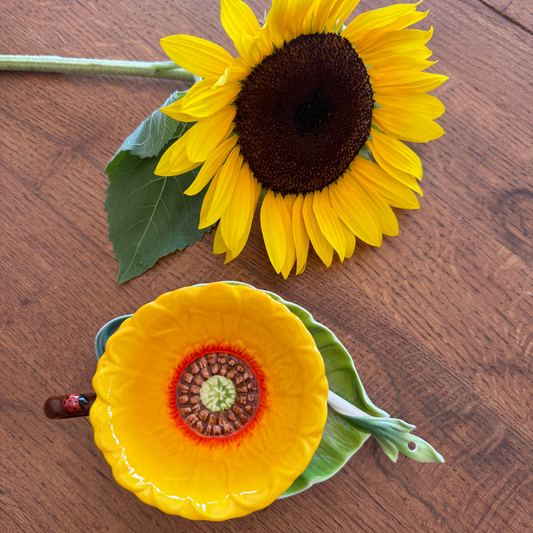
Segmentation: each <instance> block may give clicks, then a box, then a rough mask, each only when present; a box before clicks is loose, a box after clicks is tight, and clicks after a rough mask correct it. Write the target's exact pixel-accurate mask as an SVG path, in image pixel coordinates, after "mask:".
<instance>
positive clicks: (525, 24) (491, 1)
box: [479, 0, 533, 35]
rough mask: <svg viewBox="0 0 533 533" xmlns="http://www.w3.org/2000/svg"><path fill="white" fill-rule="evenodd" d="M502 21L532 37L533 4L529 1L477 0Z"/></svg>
mask: <svg viewBox="0 0 533 533" xmlns="http://www.w3.org/2000/svg"><path fill="white" fill-rule="evenodd" d="M479 2H481V3H482V4H483V5H485V6H488V7H489V8H491V9H492V10H493V11H494V12H495V13H497V14H498V15H500V16H501V17H502V18H503V19H504V20H506V21H507V22H509V23H510V24H513V25H515V26H517V27H518V28H520V29H522V30H523V31H525V32H526V33H528V34H529V35H533V4H532V3H531V2H530V1H529V0H479Z"/></svg>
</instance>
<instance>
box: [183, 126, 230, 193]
mask: <svg viewBox="0 0 533 533" xmlns="http://www.w3.org/2000/svg"><path fill="white" fill-rule="evenodd" d="M237 140H238V137H237V135H233V136H232V137H230V138H229V139H227V140H226V141H224V142H223V143H222V144H220V145H219V146H218V147H217V149H216V150H214V151H213V152H211V154H210V155H209V157H208V158H207V160H206V162H205V163H204V164H203V166H202V168H201V169H200V172H199V173H198V176H196V179H195V180H194V181H193V183H192V184H191V186H190V187H189V188H188V189H187V190H186V191H185V194H188V195H189V196H192V195H194V194H198V193H199V192H200V191H201V190H203V188H204V187H205V186H206V185H207V184H208V183H209V181H210V180H211V178H212V177H213V176H214V175H215V174H216V173H217V172H218V170H219V169H220V167H221V166H222V165H223V164H224V161H226V158H227V157H228V155H229V153H230V152H231V151H232V150H233V148H234V146H235V145H236V144H237Z"/></svg>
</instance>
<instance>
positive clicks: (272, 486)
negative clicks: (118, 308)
mask: <svg viewBox="0 0 533 533" xmlns="http://www.w3.org/2000/svg"><path fill="white" fill-rule="evenodd" d="M93 386H94V390H95V391H96V394H97V399H96V401H95V403H94V405H93V406H92V407H91V410H90V419H91V424H92V425H93V427H94V434H95V441H96V444H97V445H98V447H99V448H100V449H101V450H102V452H103V453H104V456H105V458H106V460H107V461H108V462H109V463H110V464H111V466H112V468H113V475H114V476H115V479H116V480H117V481H118V482H119V483H120V484H121V485H122V486H123V487H125V488H127V489H128V490H131V491H132V492H134V493H135V494H136V495H137V496H138V497H139V498H140V499H141V500H142V501H144V502H145V503H148V504H149V505H154V506H157V507H158V508H159V509H161V510H162V511H164V512H166V513H170V514H178V515H181V516H183V517H185V518H189V519H193V520H225V519H228V518H235V517H238V516H243V515H246V514H248V513H251V512H252V511H255V510H258V509H262V508H263V507H266V506H267V505H269V504H270V503H272V502H273V501H274V500H275V499H276V498H278V497H279V496H280V495H281V494H283V492H285V491H286V490H287V489H288V488H289V487H290V486H291V485H292V483H293V482H294V480H295V479H296V478H298V476H299V475H300V474H301V473H302V472H303V471H304V470H305V468H306V467H307V465H308V464H309V462H310V460H311V458H312V456H313V454H314V452H315V450H316V449H317V447H318V445H319V443H320V440H321V437H322V432H323V430H324V426H325V423H326V418H327V406H326V399H327V395H328V383H327V380H326V376H325V368H324V362H323V359H322V356H321V355H320V352H319V351H318V349H317V347H316V345H315V342H314V340H313V337H312V335H311V333H309V331H308V330H307V329H306V327H305V326H304V324H303V323H302V322H301V320H300V319H299V318H297V317H296V315H294V314H293V313H292V312H291V311H290V310H289V309H287V307H285V305H283V304H282V303H280V302H278V301H276V300H274V299H273V298H271V297H270V296H268V295H267V294H265V293H263V292H262V291H258V290H256V289H253V288H251V287H248V286H231V285H228V284H226V283H212V284H208V285H204V286H196V287H186V288H183V289H179V290H177V291H174V292H171V293H167V294H164V295H162V296H160V297H159V298H157V299H156V301H155V302H153V303H151V304H148V305H145V306H143V307H141V308H140V309H139V310H138V311H137V312H136V313H135V314H134V315H133V316H132V317H131V318H129V319H128V320H126V321H125V322H124V323H123V324H122V325H121V327H120V329H119V330H118V331H117V332H116V333H115V334H113V335H112V336H111V337H110V338H109V340H108V341H107V344H106V350H105V353H104V355H103V356H102V358H101V359H100V361H99V362H98V369H97V372H96V374H95V376H94V379H93Z"/></svg>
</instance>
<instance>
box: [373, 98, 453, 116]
mask: <svg viewBox="0 0 533 533" xmlns="http://www.w3.org/2000/svg"><path fill="white" fill-rule="evenodd" d="M374 100H375V101H376V102H377V103H378V104H379V105H380V106H381V107H383V108H384V109H400V110H403V111H408V112H410V113H416V114H419V115H424V116H425V117H426V118H428V119H430V120H435V119H436V118H439V117H440V116H441V115H442V114H443V113H444V111H446V108H445V107H444V104H443V103H442V102H441V101H440V100H439V99H438V98H435V97H434V96H432V95H430V94H416V95H414V94H412V95H409V96H392V95H389V94H387V95H382V94H375V95H374Z"/></svg>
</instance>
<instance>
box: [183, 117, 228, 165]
mask: <svg viewBox="0 0 533 533" xmlns="http://www.w3.org/2000/svg"><path fill="white" fill-rule="evenodd" d="M236 111H237V108H236V107H235V106H228V107H224V108H222V110H221V111H219V112H218V113H215V114H214V115H211V116H210V117H207V118H201V119H200V120H199V121H198V122H197V123H196V124H195V125H194V126H193V127H192V128H191V129H190V133H189V139H188V141H187V156H188V158H189V159H190V160H191V161H202V162H203V161H205V160H206V159H207V158H208V157H209V156H210V155H211V153H212V152H213V150H215V148H216V147H217V146H218V145H219V144H220V142H221V141H223V140H225V139H224V135H226V134H227V132H228V128H229V127H230V124H231V123H232V122H233V119H234V118H235V113H236Z"/></svg>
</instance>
